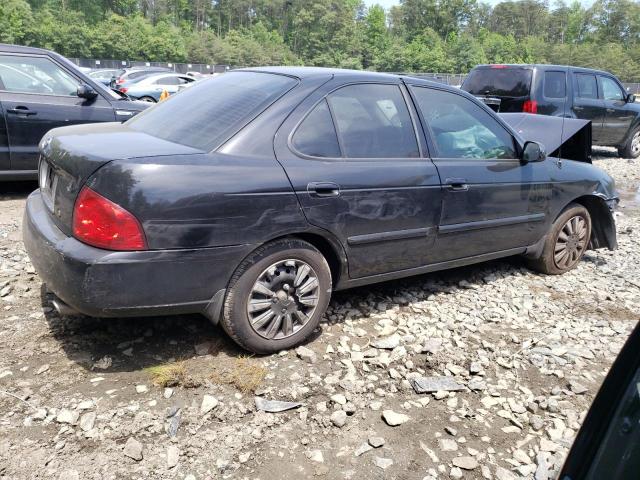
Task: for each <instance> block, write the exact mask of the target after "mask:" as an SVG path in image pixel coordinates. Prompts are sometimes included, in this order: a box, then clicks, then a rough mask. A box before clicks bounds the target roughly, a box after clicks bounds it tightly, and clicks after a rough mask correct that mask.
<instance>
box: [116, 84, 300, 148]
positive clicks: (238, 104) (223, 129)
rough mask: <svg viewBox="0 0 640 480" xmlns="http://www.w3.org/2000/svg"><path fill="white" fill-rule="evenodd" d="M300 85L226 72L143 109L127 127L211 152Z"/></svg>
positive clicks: (128, 122)
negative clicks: (295, 86) (279, 98)
mask: <svg viewBox="0 0 640 480" xmlns="http://www.w3.org/2000/svg"><path fill="white" fill-rule="evenodd" d="M296 83H297V81H296V80H294V79H292V78H290V77H285V76H282V75H273V74H269V73H255V72H230V73H225V74H224V75H221V76H219V77H216V78H212V79H208V80H205V81H202V82H198V83H196V84H194V85H193V86H192V87H189V88H186V89H185V90H184V92H183V93H181V94H180V95H176V96H175V97H170V98H169V99H168V100H166V101H164V102H162V103H159V104H158V105H156V106H155V107H153V108H149V109H147V110H145V111H144V112H142V113H140V114H138V115H136V116H135V117H133V118H132V119H131V120H129V121H127V126H129V127H131V128H132V129H134V130H138V131H141V132H145V133H148V134H149V135H153V136H155V137H158V138H163V139H165V140H169V141H171V142H175V143H180V144H182V145H187V146H190V147H193V148H197V149H200V150H204V151H211V150H213V149H214V148H216V147H218V146H219V145H220V144H221V143H222V142H224V141H225V140H226V139H227V138H228V137H229V136H230V135H232V134H233V133H235V132H236V131H237V130H238V129H239V128H240V127H242V126H243V125H244V124H245V123H247V122H248V121H250V120H251V119H253V118H254V117H255V116H256V115H258V114H259V113H260V112H262V111H263V110H264V109H265V108H267V106H269V105H270V104H271V103H272V102H274V101H275V100H276V99H277V98H278V97H280V96H281V95H283V94H284V93H285V92H286V91H287V90H289V89H290V88H292V87H293V86H294V85H295V84H296ZM177 118H179V119H180V121H179V122H176V119H177Z"/></svg>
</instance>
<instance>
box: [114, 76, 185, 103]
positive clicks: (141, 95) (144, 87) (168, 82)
mask: <svg viewBox="0 0 640 480" xmlns="http://www.w3.org/2000/svg"><path fill="white" fill-rule="evenodd" d="M195 81H196V79H195V78H193V77H190V76H189V75H183V74H179V73H159V74H155V75H149V76H146V77H143V78H141V79H140V80H138V81H135V82H131V83H128V84H125V85H122V86H121V87H120V88H119V89H118V90H120V91H121V92H122V93H126V94H127V95H128V96H129V97H131V98H133V99H136V100H142V101H143V102H153V103H156V102H159V101H160V96H161V95H162V92H164V91H166V92H167V93H168V94H169V95H172V94H174V93H176V92H179V91H180V90H182V89H183V88H186V87H188V86H189V85H191V84H193V83H194V82H195Z"/></svg>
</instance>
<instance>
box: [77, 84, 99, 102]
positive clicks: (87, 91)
mask: <svg viewBox="0 0 640 480" xmlns="http://www.w3.org/2000/svg"><path fill="white" fill-rule="evenodd" d="M76 95H78V97H80V98H86V99H87V100H93V99H94V98H96V97H97V96H98V92H96V91H95V90H94V89H93V88H92V87H90V86H89V85H86V84H82V85H78V90H77V91H76Z"/></svg>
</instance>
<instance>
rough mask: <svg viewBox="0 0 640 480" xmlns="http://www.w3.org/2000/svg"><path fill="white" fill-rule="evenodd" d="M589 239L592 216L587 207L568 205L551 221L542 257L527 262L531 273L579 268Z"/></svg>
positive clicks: (558, 272)
mask: <svg viewBox="0 0 640 480" xmlns="http://www.w3.org/2000/svg"><path fill="white" fill-rule="evenodd" d="M590 240H591V216H590V215H589V212H588V211H587V209H586V208H584V207H583V206H582V205H580V204H577V203H571V204H569V205H568V206H567V208H565V209H564V210H563V211H562V213H561V214H560V216H559V217H558V218H557V219H556V221H555V222H553V225H552V226H551V229H550V230H549V233H548V234H547V238H546V240H545V242H544V247H543V250H542V255H541V256H540V257H539V258H537V259H534V260H529V266H530V267H531V268H532V269H533V270H537V271H538V272H542V273H546V274H547V275H560V274H563V273H565V272H568V271H569V270H572V269H573V268H575V267H576V265H578V263H579V262H580V260H581V259H582V256H583V255H584V252H586V251H587V248H588V247H589V242H590Z"/></svg>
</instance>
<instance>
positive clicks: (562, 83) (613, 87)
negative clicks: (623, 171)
mask: <svg viewBox="0 0 640 480" xmlns="http://www.w3.org/2000/svg"><path fill="white" fill-rule="evenodd" d="M461 88H462V89H463V90H465V91H467V92H469V93H471V94H473V95H475V96H477V97H478V98H481V99H482V100H483V101H484V102H485V103H486V104H487V105H489V106H490V107H491V108H492V109H494V110H495V111H498V112H528V113H538V114H542V115H554V116H558V117H571V118H582V119H585V120H591V125H592V138H593V143H594V144H595V145H608V146H613V147H616V148H618V151H619V153H620V156H623V157H626V158H636V157H638V156H640V104H637V103H634V102H635V96H634V95H630V94H627V92H626V90H625V88H624V87H623V86H622V84H621V83H620V81H619V80H618V79H617V78H616V77H615V76H613V75H612V74H610V73H608V72H602V71H599V70H591V69H587V68H578V67H567V66H558V65H479V66H477V67H475V68H474V69H473V70H471V72H470V73H469V75H468V76H467V78H466V79H465V81H464V82H463V84H462V87H461Z"/></svg>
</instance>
